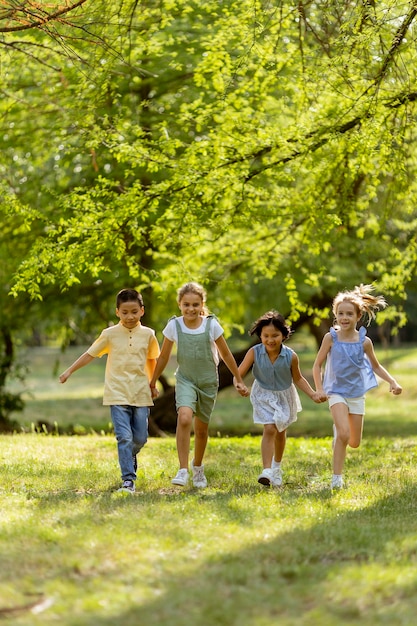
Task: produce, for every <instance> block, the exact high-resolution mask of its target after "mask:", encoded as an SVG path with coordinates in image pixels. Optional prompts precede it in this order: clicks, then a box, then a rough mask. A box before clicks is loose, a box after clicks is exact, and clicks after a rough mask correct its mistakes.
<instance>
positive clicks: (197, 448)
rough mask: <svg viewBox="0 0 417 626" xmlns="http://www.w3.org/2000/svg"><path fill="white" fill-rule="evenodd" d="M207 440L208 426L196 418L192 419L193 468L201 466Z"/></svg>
mask: <svg viewBox="0 0 417 626" xmlns="http://www.w3.org/2000/svg"><path fill="white" fill-rule="evenodd" d="M207 440H208V424H206V423H205V422H202V421H201V420H200V418H198V417H197V416H196V417H195V418H194V466H195V467H200V465H202V464H203V457H204V452H205V451H206V446H207Z"/></svg>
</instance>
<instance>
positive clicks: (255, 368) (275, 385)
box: [239, 311, 327, 487]
mask: <svg viewBox="0 0 417 626" xmlns="http://www.w3.org/2000/svg"><path fill="white" fill-rule="evenodd" d="M290 333H291V330H290V327H289V326H287V324H286V323H285V319H284V317H283V316H282V315H281V314H280V313H278V312H277V311H268V312H267V313H265V314H264V315H262V317H260V318H259V319H258V320H256V322H255V323H254V324H253V326H252V328H251V329H250V331H249V334H250V335H257V337H259V339H260V341H261V343H260V344H257V345H255V346H253V347H252V348H250V349H249V350H248V352H247V353H246V355H245V357H244V359H243V361H242V363H241V364H240V366H239V373H240V375H241V376H242V378H243V377H244V376H245V375H246V374H247V372H248V371H249V369H250V368H252V373H253V376H254V379H255V380H254V383H253V385H252V389H251V393H250V399H251V402H252V405H253V421H254V422H255V424H262V425H263V435H262V443H261V454H262V463H263V470H262V473H261V474H260V476H259V477H258V482H259V483H261V484H262V485H267V486H270V485H273V486H274V487H280V486H281V485H282V471H281V460H282V457H283V454H284V450H285V443H286V436H287V428H288V426H289V425H290V424H292V423H293V422H295V421H296V419H297V413H298V412H299V411H301V403H300V399H299V397H298V393H297V390H296V388H295V386H294V384H295V385H297V387H298V388H299V389H301V390H302V391H304V392H305V393H306V394H307V395H308V396H309V397H310V398H311V399H312V400H314V402H325V401H326V399H327V396H326V395H325V394H324V393H323V392H321V393H317V392H315V391H314V389H313V388H312V387H311V386H310V384H309V383H308V381H307V380H306V379H305V378H304V376H303V375H302V374H301V371H300V366H299V360H298V356H297V355H296V353H295V352H294V350H291V348H288V347H287V346H285V345H284V341H285V340H286V339H287V338H288V337H289V335H290Z"/></svg>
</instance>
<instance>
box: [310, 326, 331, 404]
mask: <svg viewBox="0 0 417 626" xmlns="http://www.w3.org/2000/svg"><path fill="white" fill-rule="evenodd" d="M332 343H333V339H332V336H331V334H330V333H327V334H326V335H324V337H323V341H322V342H321V346H320V349H319V351H318V352H317V356H316V360H315V361H314V364H313V378H314V385H315V387H316V389H317V391H318V392H320V393H324V391H323V380H322V372H321V368H322V365H323V363H324V361H325V360H326V357H327V355H328V353H329V352H330V348H331V347H332Z"/></svg>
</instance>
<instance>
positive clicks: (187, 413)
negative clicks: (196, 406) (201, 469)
mask: <svg viewBox="0 0 417 626" xmlns="http://www.w3.org/2000/svg"><path fill="white" fill-rule="evenodd" d="M192 423H193V410H192V409H191V408H190V407H188V406H180V408H179V409H178V420H177V432H176V440H177V453H178V460H179V462H180V469H188V457H189V454H190V437H191V426H192Z"/></svg>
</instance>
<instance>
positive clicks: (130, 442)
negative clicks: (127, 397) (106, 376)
mask: <svg viewBox="0 0 417 626" xmlns="http://www.w3.org/2000/svg"><path fill="white" fill-rule="evenodd" d="M110 414H111V419H112V422H113V428H114V434H115V435H116V439H117V452H118V455H119V465H120V470H121V473H122V480H136V472H135V468H134V464H133V457H135V456H136V455H137V453H138V452H139V450H140V449H141V448H143V446H144V445H145V443H146V442H147V440H148V416H149V407H147V406H128V405H119V404H115V405H112V406H111V407H110Z"/></svg>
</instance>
